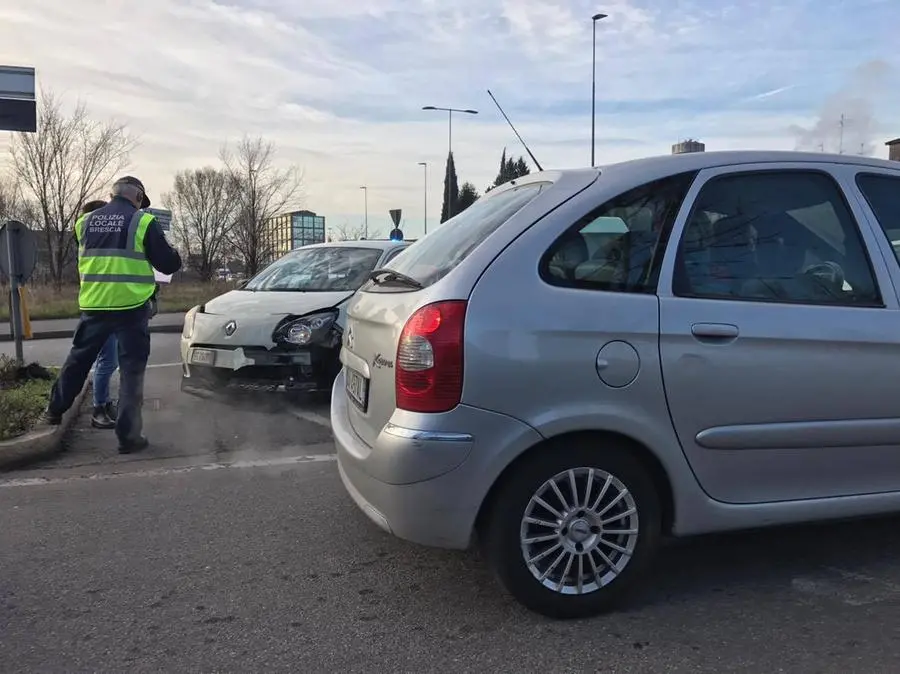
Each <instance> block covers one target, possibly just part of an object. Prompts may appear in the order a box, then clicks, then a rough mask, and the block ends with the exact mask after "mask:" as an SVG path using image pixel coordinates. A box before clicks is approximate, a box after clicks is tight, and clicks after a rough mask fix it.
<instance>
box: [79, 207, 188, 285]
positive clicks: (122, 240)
mask: <svg viewBox="0 0 900 674" xmlns="http://www.w3.org/2000/svg"><path fill="white" fill-rule="evenodd" d="M137 210H138V209H137V208H135V207H134V205H133V204H131V202H129V201H127V200H126V199H123V198H121V197H113V198H112V199H111V200H110V202H109V203H108V204H106V205H105V206H101V207H100V208H98V209H97V210H96V211H94V214H105V215H107V217H106V218H95V217H90V218H89V219H88V222H87V227H86V228H85V231H84V241H82V242H81V245H83V246H85V247H86V248H121V249H123V250H124V249H125V248H126V247H127V245H128V242H127V238H128V223H129V222H131V217H132V216H133V215H134V213H135V211H137ZM109 216H113V217H109ZM103 221H106V222H110V221H113V222H123V223H124V226H123V227H115V228H113V227H108V226H98V225H97V224H95V223H99V222H103ZM144 252H146V254H147V260H148V261H149V262H150V264H151V265H153V267H154V269H156V270H158V271H159V272H161V273H163V274H174V273H175V272H177V271H178V270H179V269H181V256H180V255H179V254H178V251H177V250H175V249H174V248H172V246H170V245H169V242H168V241H166V235H165V234H164V233H163V231H162V228H160V226H159V222H158V221H157V220H156V218H154V219H153V221H152V222H151V223H150V226H149V227H147V233H146V234H145V235H144Z"/></svg>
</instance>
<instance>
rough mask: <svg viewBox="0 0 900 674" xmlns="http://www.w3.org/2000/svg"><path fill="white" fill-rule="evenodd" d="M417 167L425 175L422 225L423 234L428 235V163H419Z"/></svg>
mask: <svg viewBox="0 0 900 674" xmlns="http://www.w3.org/2000/svg"><path fill="white" fill-rule="evenodd" d="M419 166H421V167H422V169H423V172H424V174H425V188H424V190H423V191H424V194H423V197H424V200H425V210H424V211H423V213H422V224H423V226H424V228H425V234H428V162H425V161H420V162H419Z"/></svg>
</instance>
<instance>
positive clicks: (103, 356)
mask: <svg viewBox="0 0 900 674" xmlns="http://www.w3.org/2000/svg"><path fill="white" fill-rule="evenodd" d="M118 367H119V343H118V341H117V340H116V336H115V335H114V334H113V335H110V336H109V339H107V340H106V343H105V344H104V345H103V348H102V349H100V354H99V355H98V356H97V361H96V362H95V363H94V407H100V406H102V405H105V404H106V403H108V402H109V380H110V379H112V376H113V372H115V371H116V368H118Z"/></svg>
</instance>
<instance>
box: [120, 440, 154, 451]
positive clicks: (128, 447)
mask: <svg viewBox="0 0 900 674" xmlns="http://www.w3.org/2000/svg"><path fill="white" fill-rule="evenodd" d="M149 444H150V441H149V440H148V439H147V438H145V437H144V436H143V435H142V436H141V437H139V438H138V439H137V440H127V441H125V442H121V441H119V454H134V453H135V452H139V451H141V450H142V449H147V447H148V445H149Z"/></svg>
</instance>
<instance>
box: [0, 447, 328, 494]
mask: <svg viewBox="0 0 900 674" xmlns="http://www.w3.org/2000/svg"><path fill="white" fill-rule="evenodd" d="M336 460H337V456H336V455H335V454H307V455H304V456H283V457H275V458H271V459H253V460H238V461H228V462H217V463H205V464H202V465H199V466H182V467H181V468H152V469H149V470H136V471H132V472H121V473H94V474H92V475H71V476H67V477H24V478H19V479H13V480H5V481H2V482H0V489H6V488H9V487H38V486H43V485H49V484H65V483H68V482H85V481H90V480H112V479H115V478H120V477H161V476H165V475H180V474H184V473H193V472H197V471H208V470H223V469H228V468H272V467H277V466H295V465H299V464H304V463H323V462H329V461H336Z"/></svg>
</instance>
